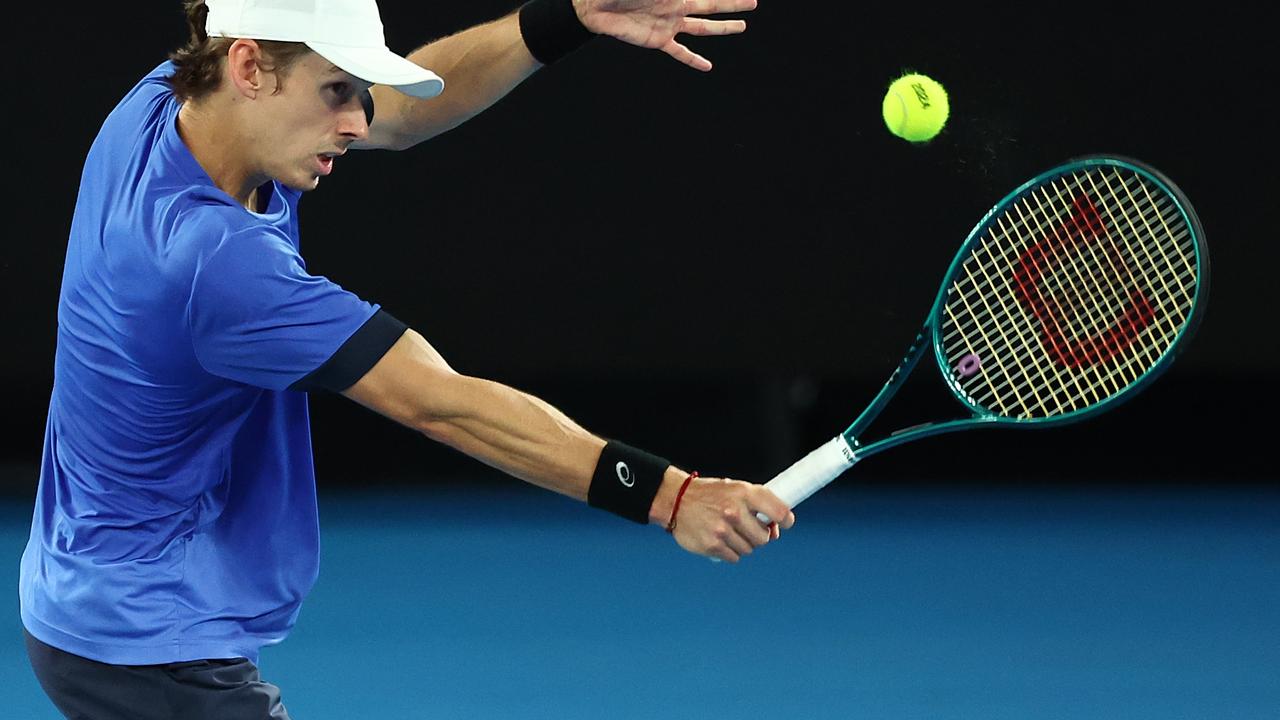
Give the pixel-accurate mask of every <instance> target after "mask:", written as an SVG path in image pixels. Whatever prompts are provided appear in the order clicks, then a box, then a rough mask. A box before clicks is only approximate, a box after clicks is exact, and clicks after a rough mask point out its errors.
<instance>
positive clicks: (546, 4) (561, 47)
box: [520, 0, 596, 65]
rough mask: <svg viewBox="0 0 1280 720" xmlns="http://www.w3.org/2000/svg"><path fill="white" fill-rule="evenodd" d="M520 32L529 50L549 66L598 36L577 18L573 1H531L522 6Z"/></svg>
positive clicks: (539, 60)
mask: <svg viewBox="0 0 1280 720" xmlns="http://www.w3.org/2000/svg"><path fill="white" fill-rule="evenodd" d="M520 35H521V37H523V38H524V44H525V47H527V48H529V53H530V54H531V55H533V57H534V59H536V60H537V61H538V62H540V63H542V64H543V65H550V64H551V63H553V62H555V61H557V60H559V59H560V58H562V57H564V56H565V55H568V54H569V53H571V52H573V51H574V50H577V49H578V48H580V47H582V46H583V45H584V44H585V43H586V42H587V41H588V40H590V39H591V38H593V37H595V36H596V35H595V33H593V32H591V31H590V30H588V29H587V27H586V26H585V25H583V24H582V21H581V20H579V19H578V12H577V11H576V10H574V9H573V0H529V2H527V3H525V4H524V5H522V6H521V7H520Z"/></svg>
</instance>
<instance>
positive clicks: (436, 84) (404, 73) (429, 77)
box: [307, 42, 444, 98]
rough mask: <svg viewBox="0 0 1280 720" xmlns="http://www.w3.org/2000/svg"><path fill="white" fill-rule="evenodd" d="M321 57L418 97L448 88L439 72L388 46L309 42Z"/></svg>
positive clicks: (375, 81)
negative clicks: (351, 45) (407, 57)
mask: <svg viewBox="0 0 1280 720" xmlns="http://www.w3.org/2000/svg"><path fill="white" fill-rule="evenodd" d="M307 47H309V48H311V49H312V50H315V51H316V54H317V55H319V56H320V57H322V58H324V59H325V60H328V61H329V62H331V63H333V64H334V65H337V66H338V67H340V68H342V69H343V70H345V71H347V72H349V73H351V74H352V75H355V76H356V77H358V78H360V79H361V80H364V81H365V82H371V83H373V84H375V85H389V86H391V87H393V88H395V89H396V90H399V91H400V92H402V93H404V94H405V95H409V96H411V97H416V98H431V97H435V96H437V95H439V94H440V93H441V92H443V91H444V80H441V79H440V76H439V75H436V74H435V73H433V72H431V71H430V70H428V69H426V68H424V67H422V66H421V65H418V64H417V63H414V62H413V61H411V60H406V59H405V58H403V57H401V56H399V55H397V54H395V53H393V52H391V51H390V50H388V49H387V48H385V47H383V48H356V47H345V46H342V45H329V44H326V43H313V42H309V43H307Z"/></svg>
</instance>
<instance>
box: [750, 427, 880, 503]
mask: <svg viewBox="0 0 1280 720" xmlns="http://www.w3.org/2000/svg"><path fill="white" fill-rule="evenodd" d="M856 462H858V456H857V455H856V454H854V452H853V448H851V447H849V443H848V442H847V441H846V440H845V439H844V435H837V436H835V437H834V438H832V439H831V440H829V441H827V442H825V443H823V444H822V445H820V446H818V449H817V450H814V451H813V452H811V453H809V454H808V455H805V456H804V457H802V458H800V459H799V460H797V461H796V462H795V464H794V465H792V466H791V467H789V468H787V469H786V470H783V471H782V472H780V473H778V475H777V476H776V477H774V478H773V479H772V480H770V481H769V482H767V483H765V484H764V486H765V487H766V488H768V489H769V490H770V491H772V492H773V494H774V495H777V496H778V499H779V500H781V501H782V502H784V503H786V504H787V506H788V507H791V508H793V509H794V508H795V506H797V505H799V504H800V503H802V502H804V501H805V500H806V499H808V497H809V496H810V495H812V494H814V493H816V492H818V491H819V490H821V489H822V488H824V487H826V486H827V484H828V483H830V482H831V481H832V480H835V479H836V478H837V477H840V475H841V473H843V472H844V471H845V470H848V469H849V468H851V467H853V464H854V463H856ZM757 518H758V519H759V520H760V522H763V523H767V522H769V518H768V517H766V516H765V515H764V514H763V513H758V514H757Z"/></svg>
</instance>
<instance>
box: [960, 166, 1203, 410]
mask: <svg viewBox="0 0 1280 720" xmlns="http://www.w3.org/2000/svg"><path fill="white" fill-rule="evenodd" d="M979 240H980V241H979V242H978V243H976V244H975V245H974V247H973V248H972V250H971V252H970V254H969V256H968V257H967V258H966V259H965V261H964V262H963V264H962V267H961V268H960V269H959V270H958V271H957V272H956V274H955V275H954V277H953V283H952V285H951V287H950V288H949V295H948V301H947V302H946V303H945V305H944V307H943V313H944V317H943V345H944V353H945V354H946V356H947V360H948V362H949V363H950V366H951V367H952V368H960V369H961V371H962V374H964V375H966V376H965V377H959V378H957V380H956V381H957V383H958V384H959V385H960V386H961V387H962V388H963V390H964V391H965V392H966V393H967V394H968V395H969V396H970V398H971V399H972V400H973V401H974V402H976V403H978V404H980V405H983V406H986V407H988V408H990V409H992V410H994V411H996V412H999V413H1000V414H1003V415H1007V416H1018V417H1044V416H1048V415H1055V414H1062V413H1065V412H1070V411H1072V410H1076V409H1080V408H1082V407H1085V406H1088V405H1091V404H1094V403H1097V402H1100V401H1102V400H1105V399H1106V398H1108V397H1110V396H1112V395H1115V394H1117V393H1119V392H1120V391H1122V390H1123V389H1125V388H1126V387H1128V386H1129V385H1131V384H1132V383H1133V382H1136V381H1137V380H1138V379H1139V378H1141V377H1142V376H1143V374H1145V372H1146V371H1147V370H1149V369H1150V368H1151V367H1152V366H1153V365H1155V363H1156V362H1158V360H1159V359H1160V358H1161V357H1162V356H1163V355H1164V353H1165V352H1166V351H1167V350H1168V349H1169V347H1171V346H1172V344H1173V342H1174V341H1175V340H1176V339H1177V336H1178V334H1179V333H1180V332H1181V329H1182V328H1183V327H1184V326H1185V324H1186V322H1187V319H1188V318H1189V316H1190V312H1191V307H1192V304H1193V302H1194V298H1195V290H1196V286H1197V281H1198V275H1197V267H1196V257H1195V251H1194V241H1193V238H1192V236H1191V232H1190V230H1189V228H1188V227H1187V225H1186V222H1185V218H1184V217H1183V215H1182V213H1181V211H1180V209H1179V207H1178V206H1177V204H1176V202H1174V200H1173V199H1172V197H1171V196H1170V195H1169V194H1168V193H1167V192H1165V191H1164V190H1163V189H1162V188H1160V187H1158V186H1156V185H1155V184H1154V183H1151V182H1150V181H1147V180H1145V179H1144V178H1143V177H1142V176H1141V175H1139V174H1138V173H1135V172H1132V171H1128V170H1124V169H1122V168H1116V167H1102V168H1095V169H1093V170H1091V171H1089V172H1075V173H1072V174H1071V175H1069V176H1062V177H1058V178H1055V179H1053V180H1052V181H1051V182H1047V183H1043V184H1041V185H1040V186H1038V187H1036V188H1035V189H1033V190H1031V191H1030V192H1026V193H1024V194H1023V196H1022V197H1021V198H1020V199H1019V200H1018V201H1016V202H1015V203H1013V204H1012V206H1011V207H1009V208H1007V209H1006V210H1005V211H1004V213H1003V214H1002V215H1000V216H999V217H996V218H994V220H993V221H991V222H990V223H989V224H988V228H987V230H986V231H985V235H984V236H983V237H981V238H980V239H979Z"/></svg>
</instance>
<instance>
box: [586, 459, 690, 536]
mask: <svg viewBox="0 0 1280 720" xmlns="http://www.w3.org/2000/svg"><path fill="white" fill-rule="evenodd" d="M670 466H671V463H670V462H668V461H667V460H665V459H664V458H660V457H658V456H657V455H651V454H649V453H647V452H645V451H643V450H637V449H635V448H633V447H631V446H629V445H624V444H622V443H620V442H610V443H609V444H607V445H605V446H604V449H603V450H601V451H600V460H599V462H597V463H596V471H595V473H594V474H593V475H592V476H591V487H590V488H588V489H587V504H588V505H591V506H592V507H597V508H600V509H601V510H608V511H609V512H611V513H613V514H615V515H618V516H620V517H624V518H626V519H628V520H631V521H633V522H638V523H641V524H645V525H647V524H648V523H649V509H650V508H651V507H652V506H653V499H654V498H655V497H657V495H658V488H659V487H661V486H662V477H663V475H665V474H666V472H667V468H668V467H670Z"/></svg>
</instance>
